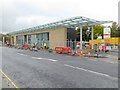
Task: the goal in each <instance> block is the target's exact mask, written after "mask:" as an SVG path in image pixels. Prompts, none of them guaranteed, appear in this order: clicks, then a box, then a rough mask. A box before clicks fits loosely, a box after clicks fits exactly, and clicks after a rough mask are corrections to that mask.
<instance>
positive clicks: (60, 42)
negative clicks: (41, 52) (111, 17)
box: [8, 16, 112, 49]
mask: <svg viewBox="0 0 120 90" xmlns="http://www.w3.org/2000/svg"><path fill="white" fill-rule="evenodd" d="M111 22H112V21H97V20H94V19H90V18H86V17H80V16H79V17H74V18H70V19H66V20H62V21H58V22H54V23H49V24H45V25H40V26H36V27H32V28H28V29H23V30H20V31H15V32H11V33H8V34H9V35H10V37H11V44H13V45H16V44H30V45H33V44H38V45H39V46H40V47H44V46H43V45H44V43H46V44H47V46H48V47H49V48H52V49H54V48H55V47H71V48H74V47H75V44H74V43H72V44H71V42H73V41H76V33H75V32H76V31H75V28H76V27H79V28H80V41H79V42H80V49H82V43H83V41H82V26H88V27H91V28H92V31H91V32H92V35H91V36H92V37H91V39H92V49H93V46H94V42H93V39H94V38H93V34H94V28H93V27H94V26H95V25H98V24H104V23H111Z"/></svg>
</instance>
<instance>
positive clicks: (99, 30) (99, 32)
mask: <svg viewBox="0 0 120 90" xmlns="http://www.w3.org/2000/svg"><path fill="white" fill-rule="evenodd" d="M103 29H104V26H103V25H96V26H94V39H97V38H98V36H102V37H103Z"/></svg>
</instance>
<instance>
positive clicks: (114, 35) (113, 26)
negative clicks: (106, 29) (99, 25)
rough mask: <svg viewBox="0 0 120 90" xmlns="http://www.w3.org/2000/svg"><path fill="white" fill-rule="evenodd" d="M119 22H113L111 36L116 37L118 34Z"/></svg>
mask: <svg viewBox="0 0 120 90" xmlns="http://www.w3.org/2000/svg"><path fill="white" fill-rule="evenodd" d="M117 27H118V25H117V23H116V22H113V23H112V27H111V37H116V36H117V33H116V32H117Z"/></svg>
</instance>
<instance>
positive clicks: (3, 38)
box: [2, 36, 5, 45]
mask: <svg viewBox="0 0 120 90" xmlns="http://www.w3.org/2000/svg"><path fill="white" fill-rule="evenodd" d="M2 40H3V45H4V44H5V36H3V37H2Z"/></svg>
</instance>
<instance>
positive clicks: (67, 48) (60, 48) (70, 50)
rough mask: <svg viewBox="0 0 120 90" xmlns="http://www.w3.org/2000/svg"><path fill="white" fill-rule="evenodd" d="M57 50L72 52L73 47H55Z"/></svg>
mask: <svg viewBox="0 0 120 90" xmlns="http://www.w3.org/2000/svg"><path fill="white" fill-rule="evenodd" d="M55 52H57V53H72V49H71V48H70V47H55Z"/></svg>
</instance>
